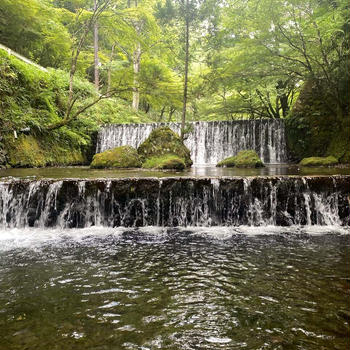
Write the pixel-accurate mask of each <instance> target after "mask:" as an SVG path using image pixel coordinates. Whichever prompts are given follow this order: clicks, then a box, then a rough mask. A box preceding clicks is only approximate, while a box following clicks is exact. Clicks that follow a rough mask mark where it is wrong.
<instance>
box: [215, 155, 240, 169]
mask: <svg viewBox="0 0 350 350" xmlns="http://www.w3.org/2000/svg"><path fill="white" fill-rule="evenodd" d="M235 160H236V156H232V157H228V158H225V159H223V160H222V161H220V162H219V163H218V164H216V166H217V167H222V168H232V167H234V166H235Z"/></svg>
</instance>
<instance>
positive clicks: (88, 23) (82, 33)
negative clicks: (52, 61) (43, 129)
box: [47, 0, 111, 130]
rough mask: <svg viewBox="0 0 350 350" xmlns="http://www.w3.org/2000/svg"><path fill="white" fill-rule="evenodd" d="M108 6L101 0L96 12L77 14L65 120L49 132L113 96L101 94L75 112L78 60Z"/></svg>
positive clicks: (49, 127) (105, 1)
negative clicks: (86, 41) (90, 33)
mask: <svg viewBox="0 0 350 350" xmlns="http://www.w3.org/2000/svg"><path fill="white" fill-rule="evenodd" d="M108 5H109V0H101V1H100V2H98V3H97V5H96V6H94V10H93V12H92V13H85V12H84V10H81V11H79V12H78V13H77V16H76V21H77V23H78V25H77V30H76V32H75V38H74V39H75V40H74V43H75V44H74V45H73V47H72V55H71V66H70V71H69V89H68V100H67V109H66V112H65V115H64V117H63V119H62V120H61V121H60V122H58V123H55V124H51V125H49V126H48V127H47V129H48V130H53V129H57V128H60V127H62V126H64V125H67V124H69V123H71V122H72V121H73V120H75V119H76V118H77V117H78V116H79V115H80V114H82V113H83V112H85V111H86V110H87V109H88V108H90V107H92V106H93V105H95V104H96V103H98V102H99V101H100V100H101V99H103V98H107V97H109V96H110V95H111V92H108V93H106V94H101V95H99V96H98V97H97V98H96V99H95V100H93V101H92V102H90V103H88V104H86V105H84V106H83V107H81V108H80V109H78V110H76V111H74V112H73V107H74V105H75V103H76V101H77V99H78V98H79V95H76V96H74V89H73V84H74V75H75V73H76V69H77V62H78V58H79V55H80V52H81V50H82V48H83V45H84V43H85V40H86V37H87V35H88V33H89V32H90V31H91V29H92V28H93V27H94V24H95V22H96V21H97V19H98V18H99V16H100V15H101V14H102V12H103V11H104V10H105V9H106V8H107V6H108ZM81 16H84V17H86V18H85V19H83V23H82V24H81V23H80V17H81Z"/></svg>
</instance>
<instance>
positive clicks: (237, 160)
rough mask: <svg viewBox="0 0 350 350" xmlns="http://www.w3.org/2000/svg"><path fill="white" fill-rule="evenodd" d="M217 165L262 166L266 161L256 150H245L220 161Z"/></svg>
mask: <svg viewBox="0 0 350 350" xmlns="http://www.w3.org/2000/svg"><path fill="white" fill-rule="evenodd" d="M216 166H217V167H234V166H235V167H237V168H260V167H263V166H264V163H263V162H262V161H261V159H260V158H259V156H258V154H257V153H256V152H255V151H254V150H244V151H240V152H238V153H237V155H236V156H232V157H228V158H225V159H224V160H222V161H221V162H219V163H218V164H217V165H216Z"/></svg>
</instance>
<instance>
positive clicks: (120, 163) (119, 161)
mask: <svg viewBox="0 0 350 350" xmlns="http://www.w3.org/2000/svg"><path fill="white" fill-rule="evenodd" d="M90 167H91V168H139V167H141V160H140V157H139V155H138V154H137V151H136V149H135V148H133V147H131V146H120V147H116V148H113V149H111V150H107V151H104V152H102V153H97V154H95V155H94V157H93V159H92V162H91V164H90Z"/></svg>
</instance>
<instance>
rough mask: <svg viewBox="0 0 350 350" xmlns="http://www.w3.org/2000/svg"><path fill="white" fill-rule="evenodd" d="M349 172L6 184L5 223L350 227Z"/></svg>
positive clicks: (2, 199) (0, 197) (1, 218)
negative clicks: (281, 175)
mask: <svg viewBox="0 0 350 350" xmlns="http://www.w3.org/2000/svg"><path fill="white" fill-rule="evenodd" d="M349 195H350V176H348V175H344V176H340V175H339V176H315V177H300V176H295V177H249V178H243V177H227V178H190V177H186V178H175V177H169V178H162V179H159V178H129V179H105V180H104V179H94V180H87V179H84V180H76V179H65V180H59V181H58V180H51V179H45V180H44V179H43V180H17V179H8V180H4V181H2V182H0V227H3V228H17V227H62V228H73V227H90V226H106V227H118V226H122V227H130V226H170V227H173V226H184V227H185V226H216V225H220V226H239V225H250V226H264V225H276V226H292V225H349V224H350V211H349Z"/></svg>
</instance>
